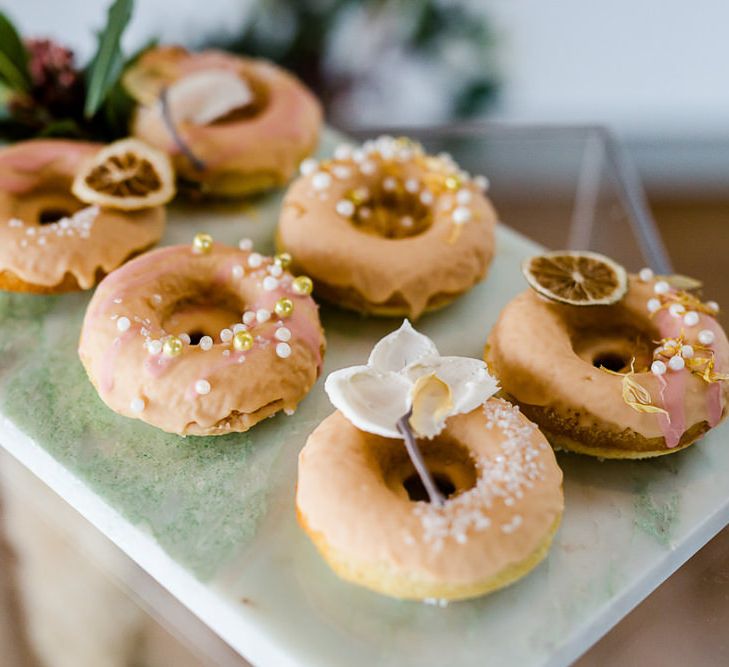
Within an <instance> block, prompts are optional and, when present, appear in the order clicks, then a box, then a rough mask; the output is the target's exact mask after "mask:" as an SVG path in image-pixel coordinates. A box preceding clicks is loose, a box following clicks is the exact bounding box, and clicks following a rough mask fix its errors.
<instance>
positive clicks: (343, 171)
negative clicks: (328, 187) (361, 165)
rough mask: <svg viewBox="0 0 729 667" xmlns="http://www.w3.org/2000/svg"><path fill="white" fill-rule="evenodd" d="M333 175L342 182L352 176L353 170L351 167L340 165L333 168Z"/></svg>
mask: <svg viewBox="0 0 729 667" xmlns="http://www.w3.org/2000/svg"><path fill="white" fill-rule="evenodd" d="M332 174H334V176H335V178H338V179H339V180H340V181H344V180H346V179H347V178H349V177H350V176H351V175H352V170H351V169H350V168H349V167H345V166H344V165H342V164H338V165H336V166H335V167H332Z"/></svg>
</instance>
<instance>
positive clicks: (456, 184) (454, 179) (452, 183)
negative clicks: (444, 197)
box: [444, 176, 461, 190]
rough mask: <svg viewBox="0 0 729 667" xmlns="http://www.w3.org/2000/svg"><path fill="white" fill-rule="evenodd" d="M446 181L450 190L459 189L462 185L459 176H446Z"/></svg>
mask: <svg viewBox="0 0 729 667" xmlns="http://www.w3.org/2000/svg"><path fill="white" fill-rule="evenodd" d="M444 182H445V186H446V187H447V188H448V189H449V190H458V189H459V188H460V187H461V179H460V178H458V176H446V178H445V181H444Z"/></svg>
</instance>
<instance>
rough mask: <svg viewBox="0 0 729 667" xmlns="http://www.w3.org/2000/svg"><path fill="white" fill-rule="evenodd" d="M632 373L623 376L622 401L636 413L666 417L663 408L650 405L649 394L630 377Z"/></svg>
mask: <svg viewBox="0 0 729 667" xmlns="http://www.w3.org/2000/svg"><path fill="white" fill-rule="evenodd" d="M631 376H632V373H628V374H626V375H624V376H623V401H625V403H626V405H629V406H630V407H631V408H633V410H635V411H636V412H644V413H659V414H664V415H668V412H666V411H665V410H664V409H663V408H659V407H658V406H657V405H653V404H652V403H651V395H650V392H649V391H648V390H647V389H646V388H645V387H644V386H643V385H641V384H638V383H637V382H636V381H635V380H634V379H633V378H632V377H631Z"/></svg>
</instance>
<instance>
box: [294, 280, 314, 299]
mask: <svg viewBox="0 0 729 667" xmlns="http://www.w3.org/2000/svg"><path fill="white" fill-rule="evenodd" d="M291 287H292V288H293V290H294V292H295V293H296V294H299V295H300V296H308V295H309V294H311V292H312V290H313V289H314V283H313V282H312V281H311V278H309V276H297V277H296V278H294V282H293V283H292V284H291Z"/></svg>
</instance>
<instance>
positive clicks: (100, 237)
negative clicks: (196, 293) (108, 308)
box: [0, 139, 165, 294]
mask: <svg viewBox="0 0 729 667" xmlns="http://www.w3.org/2000/svg"><path fill="white" fill-rule="evenodd" d="M100 148H101V146H100V145H98V144H92V143H83V142H78V141H66V140H57V139H42V140H41V139H39V140H32V141H24V142H20V143H18V144H15V145H14V146H10V147H8V148H3V149H0V289H2V290H9V291H15V292H36V293H43V294H54V293H59V292H68V291H73V290H80V289H89V288H90V287H93V286H94V285H95V284H96V283H97V282H98V281H99V280H100V279H101V278H102V277H103V276H104V275H105V274H106V273H108V272H109V271H111V270H112V269H115V268H116V267H117V266H119V265H120V264H122V263H123V262H125V261H126V260H127V259H128V258H129V257H131V256H132V255H135V254H138V253H140V252H142V251H143V250H145V249H147V248H149V247H151V246H153V245H154V244H155V243H156V242H157V241H159V239H160V237H161V236H162V232H163V231H164V225H165V211H164V208H162V207H154V208H148V209H143V210H141V211H134V212H129V211H118V210H112V209H108V208H99V207H96V206H87V205H86V204H84V203H83V202H81V201H79V200H78V199H76V197H74V196H73V195H72V194H71V183H72V181H73V178H74V175H75V174H76V171H77V170H78V169H79V167H80V166H81V165H82V164H83V163H84V162H85V161H86V160H87V159H88V158H90V157H92V156H93V155H95V154H96V153H97V152H98V151H99V150H100Z"/></svg>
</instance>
